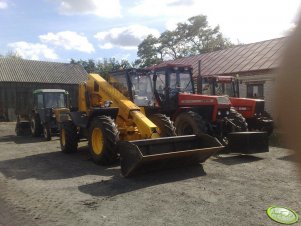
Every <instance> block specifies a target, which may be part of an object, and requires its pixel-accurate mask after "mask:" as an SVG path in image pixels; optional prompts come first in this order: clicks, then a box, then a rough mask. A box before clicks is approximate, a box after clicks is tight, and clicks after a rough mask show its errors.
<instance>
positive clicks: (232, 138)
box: [227, 132, 269, 154]
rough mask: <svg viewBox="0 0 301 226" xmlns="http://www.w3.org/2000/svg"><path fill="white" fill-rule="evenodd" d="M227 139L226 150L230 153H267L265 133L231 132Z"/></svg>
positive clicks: (267, 145) (266, 135) (267, 144)
mask: <svg viewBox="0 0 301 226" xmlns="http://www.w3.org/2000/svg"><path fill="white" fill-rule="evenodd" d="M227 138H228V141H229V143H228V146H227V149H229V150H228V151H229V152H232V153H241V154H255V153H262V152H268V151H269V136H268V134H267V132H233V133H229V134H228V136H227Z"/></svg>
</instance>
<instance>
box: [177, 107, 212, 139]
mask: <svg viewBox="0 0 301 226" xmlns="http://www.w3.org/2000/svg"><path fill="white" fill-rule="evenodd" d="M175 125H176V132H177V135H192V134H195V135H200V134H204V133H207V130H208V129H207V126H206V121H205V120H204V119H203V118H202V116H201V115H199V114H198V113H196V112H194V111H188V112H183V113H181V114H179V115H178V116H177V117H176V120H175Z"/></svg>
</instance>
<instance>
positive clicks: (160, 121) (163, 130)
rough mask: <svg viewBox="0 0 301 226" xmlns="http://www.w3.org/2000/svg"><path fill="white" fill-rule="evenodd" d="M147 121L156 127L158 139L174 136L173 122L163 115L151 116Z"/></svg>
mask: <svg viewBox="0 0 301 226" xmlns="http://www.w3.org/2000/svg"><path fill="white" fill-rule="evenodd" d="M149 119H150V120H151V121H152V122H153V123H154V124H155V125H156V126H157V127H158V129H159V131H158V132H159V135H160V137H172V136H176V128H175V126H174V124H173V122H172V121H171V120H170V119H169V118H168V117H167V116H166V115H163V114H153V115H150V116H149Z"/></svg>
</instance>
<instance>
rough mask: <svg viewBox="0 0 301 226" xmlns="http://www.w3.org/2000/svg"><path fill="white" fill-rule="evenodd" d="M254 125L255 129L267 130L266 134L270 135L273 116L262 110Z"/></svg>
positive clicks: (272, 126) (272, 128) (272, 129)
mask: <svg viewBox="0 0 301 226" xmlns="http://www.w3.org/2000/svg"><path fill="white" fill-rule="evenodd" d="M256 125H257V126H256V128H255V129H256V130H259V131H263V132H267V134H268V136H270V135H271V134H272V133H273V131H274V121H273V118H272V116H271V115H270V114H269V113H267V112H266V111H264V112H263V113H262V114H261V116H259V117H258V118H257V122H256Z"/></svg>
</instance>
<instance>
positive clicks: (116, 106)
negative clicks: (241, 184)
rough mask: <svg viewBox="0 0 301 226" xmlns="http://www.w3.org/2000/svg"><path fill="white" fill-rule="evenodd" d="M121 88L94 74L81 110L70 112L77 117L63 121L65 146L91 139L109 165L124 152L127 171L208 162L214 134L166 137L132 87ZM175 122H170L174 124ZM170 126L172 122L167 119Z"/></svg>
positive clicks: (215, 145) (97, 156)
mask: <svg viewBox="0 0 301 226" xmlns="http://www.w3.org/2000/svg"><path fill="white" fill-rule="evenodd" d="M124 88H125V87H119V89H117V88H116V87H114V86H113V85H111V84H109V83H108V82H107V81H106V80H105V79H103V78H102V77H101V76H99V75H98V74H90V75H89V76H88V80H87V82H86V83H85V84H82V85H80V89H79V109H78V111H75V112H72V111H71V112H70V118H71V121H68V122H66V124H65V127H64V125H63V126H62V130H63V132H61V147H62V150H63V151H66V152H70V151H72V150H74V148H76V147H77V144H74V142H76V141H74V140H76V139H74V138H75V137H76V134H78V135H77V136H78V137H79V139H81V138H82V137H83V138H86V139H87V140H88V142H89V150H90V153H91V155H92V158H93V160H94V161H95V162H96V163H101V164H108V163H111V162H113V161H114V160H116V159H117V156H118V155H119V156H120V164H121V171H122V174H123V175H124V176H131V175H133V174H136V173H139V172H144V171H148V170H154V169H156V168H162V167H171V166H175V165H176V166H177V165H179V164H180V165H182V164H185V165H187V164H192V163H196V162H198V163H199V162H203V161H205V160H206V159H207V158H209V157H210V156H211V155H213V154H214V153H215V152H217V151H218V150H220V149H222V148H223V146H222V145H221V143H220V142H219V141H218V140H217V139H215V138H214V137H210V136H207V135H204V136H196V135H191V136H179V137H174V136H171V137H160V129H159V128H158V127H157V125H155V124H154V123H153V122H152V121H151V120H150V119H148V118H147V117H146V116H145V114H144V113H143V112H142V111H141V109H140V107H138V106H137V105H136V104H134V103H133V102H132V101H130V100H129V98H128V97H126V96H125V95H124V94H123V93H122V92H124V93H125V94H126V93H127V92H128V91H129V89H130V88H129V87H127V89H124ZM168 123H170V124H168ZM164 126H167V127H168V126H172V124H171V122H170V121H168V120H167V121H166V124H165V125H164Z"/></svg>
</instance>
